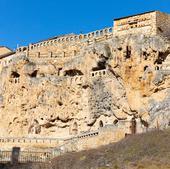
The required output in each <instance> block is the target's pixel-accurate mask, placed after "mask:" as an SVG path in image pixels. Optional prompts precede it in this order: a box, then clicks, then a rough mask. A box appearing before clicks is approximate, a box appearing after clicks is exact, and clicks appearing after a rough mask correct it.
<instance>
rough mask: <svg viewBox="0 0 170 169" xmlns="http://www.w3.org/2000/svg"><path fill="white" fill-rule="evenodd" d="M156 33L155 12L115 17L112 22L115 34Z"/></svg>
mask: <svg viewBox="0 0 170 169" xmlns="http://www.w3.org/2000/svg"><path fill="white" fill-rule="evenodd" d="M139 32H142V33H144V34H153V35H156V12H150V13H144V14H140V15H135V16H130V17H125V18H122V19H121V18H120V19H116V20H115V22H114V33H115V35H124V34H136V33H139Z"/></svg>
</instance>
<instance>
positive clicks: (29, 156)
mask: <svg viewBox="0 0 170 169" xmlns="http://www.w3.org/2000/svg"><path fill="white" fill-rule="evenodd" d="M11 157H12V151H0V163H8V162H11ZM54 157H56V154H53V153H52V152H50V151H42V152H35V151H20V152H19V157H18V162H19V163H27V162H36V163H40V162H46V161H49V160H51V159H53V158H54Z"/></svg>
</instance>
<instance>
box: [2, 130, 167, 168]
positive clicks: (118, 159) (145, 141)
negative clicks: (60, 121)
mask: <svg viewBox="0 0 170 169" xmlns="http://www.w3.org/2000/svg"><path fill="white" fill-rule="evenodd" d="M9 168H10V169H16V168H19V169H170V130H166V131H154V132H149V133H146V134H140V135H134V136H131V137H128V138H125V139H123V140H122V141H120V142H118V143H116V144H110V145H107V146H103V147H100V148H98V149H93V150H88V151H82V152H78V153H67V154H65V155H63V156H60V157H57V158H55V159H53V160H52V161H51V162H49V163H46V164H24V165H20V166H13V167H12V166H10V167H9V166H8V169H9ZM5 169H7V168H5Z"/></svg>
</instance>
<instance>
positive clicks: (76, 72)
mask: <svg viewBox="0 0 170 169" xmlns="http://www.w3.org/2000/svg"><path fill="white" fill-rule="evenodd" d="M80 75H83V73H82V72H81V71H80V70H77V69H71V70H66V71H65V73H64V76H80Z"/></svg>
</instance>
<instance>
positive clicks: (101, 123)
mask: <svg viewBox="0 0 170 169" xmlns="http://www.w3.org/2000/svg"><path fill="white" fill-rule="evenodd" d="M103 126H104V124H103V121H102V120H100V121H99V127H100V128H102V127H103Z"/></svg>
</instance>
